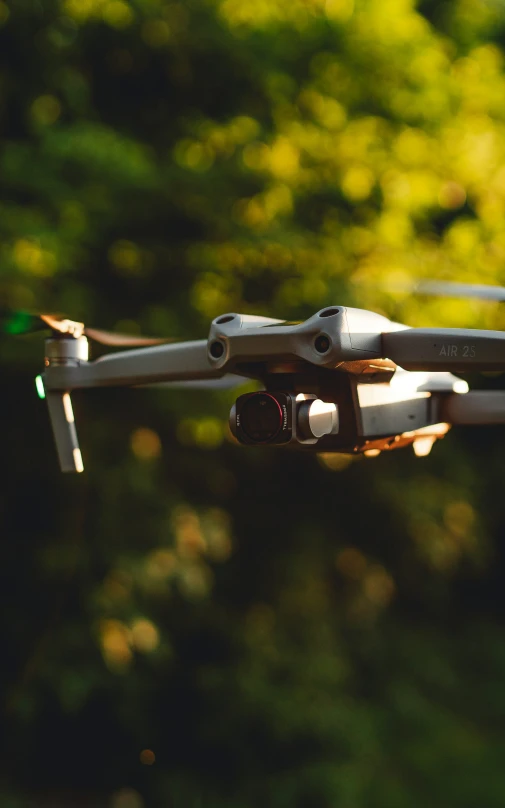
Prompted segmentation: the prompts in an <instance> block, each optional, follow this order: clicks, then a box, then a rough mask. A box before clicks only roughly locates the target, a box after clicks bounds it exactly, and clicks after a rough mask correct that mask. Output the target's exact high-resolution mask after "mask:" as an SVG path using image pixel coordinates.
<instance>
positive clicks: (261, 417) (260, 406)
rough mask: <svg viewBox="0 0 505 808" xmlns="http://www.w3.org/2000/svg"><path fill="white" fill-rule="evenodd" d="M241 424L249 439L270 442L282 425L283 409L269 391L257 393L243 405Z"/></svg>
mask: <svg viewBox="0 0 505 808" xmlns="http://www.w3.org/2000/svg"><path fill="white" fill-rule="evenodd" d="M240 424H241V427H242V430H243V432H244V433H245V435H246V436H247V437H248V438H249V440H252V441H255V443H268V441H271V440H273V439H274V438H275V436H276V435H277V434H278V433H279V431H280V429H281V427H282V409H281V406H280V404H279V402H278V401H277V399H275V398H274V397H273V396H271V395H270V394H269V393H256V394H255V395H253V396H251V397H250V398H248V399H247V400H246V401H245V402H244V404H243V405H242V409H241V412H240Z"/></svg>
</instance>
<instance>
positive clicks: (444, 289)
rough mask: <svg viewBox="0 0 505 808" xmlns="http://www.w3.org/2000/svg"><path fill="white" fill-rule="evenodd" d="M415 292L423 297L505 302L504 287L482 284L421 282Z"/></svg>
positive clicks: (417, 284) (416, 286)
mask: <svg viewBox="0 0 505 808" xmlns="http://www.w3.org/2000/svg"><path fill="white" fill-rule="evenodd" d="M414 291H415V292H417V293H421V294H423V295H436V296H438V295H439V296H440V297H470V298H472V297H473V298H475V299H477V300H505V288H504V287H503V286H489V285H486V284H481V283H453V282H452V281H419V283H416V284H415V286H414Z"/></svg>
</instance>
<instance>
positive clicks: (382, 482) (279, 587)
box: [0, 0, 505, 808]
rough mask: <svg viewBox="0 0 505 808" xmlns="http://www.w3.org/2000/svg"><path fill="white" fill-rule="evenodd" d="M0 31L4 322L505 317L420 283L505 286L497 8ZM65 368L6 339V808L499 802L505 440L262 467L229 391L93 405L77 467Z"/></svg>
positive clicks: (170, 17) (178, 15)
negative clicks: (65, 415)
mask: <svg viewBox="0 0 505 808" xmlns="http://www.w3.org/2000/svg"><path fill="white" fill-rule="evenodd" d="M0 21H1V23H2V25H1V28H0V127H1V139H2V149H1V154H0V304H1V306H2V307H3V308H4V309H6V310H13V309H15V310H35V311H37V310H39V311H53V312H54V311H58V312H65V313H67V314H68V316H70V317H72V318H74V319H77V320H79V319H82V320H84V321H85V322H86V323H87V324H90V325H93V324H94V325H98V326H102V327H104V328H110V329H116V330H119V331H129V332H132V333H147V334H153V335H155V336H170V335H172V336H176V337H182V338H203V337H206V335H207V332H208V327H209V322H210V320H211V319H212V318H213V317H215V316H217V315H218V314H220V313H223V312H227V311H239V312H245V313H257V314H263V315H271V316H276V317H282V318H286V319H298V318H304V317H306V316H309V315H310V314H312V313H313V312H314V311H316V310H318V309H319V308H322V307H323V306H326V305H333V304H336V305H338V304H346V305H356V306H360V307H363V308H370V309H372V310H375V311H380V312H382V313H384V314H386V315H387V316H389V317H392V318H396V319H399V320H401V321H404V322H408V323H410V324H412V325H430V324H431V325H445V326H467V327H492V328H502V327H503V320H504V317H503V309H501V308H500V306H499V305H497V304H491V303H479V302H475V301H468V300H464V301H461V300H460V301H458V300H437V299H435V298H423V297H420V296H416V295H415V294H414V293H413V291H412V284H414V283H415V281H416V280H418V279H419V278H421V277H428V278H445V279H452V280H460V281H473V282H480V283H492V284H500V283H503V282H505V275H504V270H503V265H504V260H505V215H504V214H505V106H504V103H503V99H504V97H505V73H504V68H503V50H502V46H503V42H504V41H505V40H504V27H505V14H504V13H503V10H502V6H501V4H499V3H498V2H496V3H492V2H489V3H477V2H471V0H455V2H451V3H440V2H437V3H431V2H425V3H420V4H419V5H418V6H417V7H416V6H414V5H413V4H411V3H409V2H405V1H404V0H388V2H384V0H381V2H379V0H356V2H355V3H353V0H326V2H323V0H310V1H309V0H268V2H262V0H191V2H184V3H182V2H163V1H162V0H130V2H126V0H66V2H50V1H48V2H42V0H41V1H40V2H36V1H35V0H33V2H32V0H16V1H15V2H11V3H3V2H0ZM7 330H8V329H7ZM10 330H11V331H12V330H13V329H12V328H10ZM14 330H15V329H14ZM43 352H44V348H43V336H42V335H40V334H33V335H22V336H16V335H13V334H12V333H11V334H4V336H3V338H2V340H1V342H0V360H1V369H2V374H1V379H2V396H1V399H0V402H1V404H0V406H1V418H2V420H1V423H2V424H3V441H2V448H3V455H2V456H3V465H4V474H3V479H4V484H3V486H2V492H1V498H0V509H1V534H0V603H1V608H0V621H1V628H0V643H1V656H0V659H1V664H0V693H1V705H0V709H1V721H0V727H1V736H2V754H1V763H0V803H1V806H2V808H21V807H22V806H23V808H24V806H30V808H32V806H33V807H34V808H39V806H40V808H49V806H52V807H53V806H54V808H70V806H72V807H73V806H76V807H78V806H86V808H88V806H93V808H101V806H106V807H107V808H151V806H152V807H153V808H157V807H158V806H160V808H169V807H170V808H171V807H172V806H173V807H174V808H178V807H179V806H181V807H182V806H183V807H184V808H200V806H205V807H206V808H251V807H252V806H254V807H255V806H262V808H284V806H286V808H287V806H289V808H305V807H306V806H307V808H326V807H328V808H334V806H339V808H404V806H405V807H406V806H408V808H417V807H419V808H425V807H426V805H430V806H433V808H437V806H439V807H440V808H448V807H449V806H454V807H455V808H456V806H457V808H466V807H468V808H475V806H476V805H482V806H486V808H494V807H495V806H497V807H498V806H503V805H504V804H505V796H504V795H505V769H504V767H503V759H504V754H505V684H504V682H505V636H504V603H505V601H504V596H503V580H504V576H505V559H504V552H503V539H504V533H505V518H504V511H503V446H504V438H505V435H504V432H503V429H501V428H487V429H466V430H463V429H461V430H456V429H454V430H453V431H452V432H450V433H449V435H448V436H447V437H446V438H445V439H444V441H442V442H440V443H439V444H437V445H436V446H435V448H434V450H433V452H432V454H431V455H430V456H429V457H428V458H425V459H417V458H415V457H414V455H413V454H412V453H411V451H410V450H403V451H401V452H397V453H392V454H390V455H387V456H381V457H379V458H376V459H374V460H372V459H368V458H366V459H359V460H351V459H350V458H346V457H340V456H321V457H319V458H317V457H315V456H305V455H303V456H302V455H300V456H298V455H296V454H295V453H289V454H288V453H283V452H282V451H276V450H273V449H272V450H267V449H264V450H259V449H258V450H252V449H245V448H242V447H237V446H235V445H234V444H233V443H232V442H231V441H230V439H229V436H228V431H227V426H226V424H227V416H228V412H229V408H230V405H231V403H232V400H233V395H232V394H231V393H222V394H219V395H217V394H211V393H206V392H198V393H197V392H189V391H188V392H184V393H183V392H181V391H179V392H175V391H166V390H149V391H147V390H142V391H141V390H109V391H90V392H89V393H86V394H82V395H81V396H77V395H76V396H75V402H74V408H75V412H76V418H77V424H78V428H79V433H80V440H81V446H82V450H83V456H84V462H85V467H86V470H85V472H84V474H82V475H79V476H76V477H69V476H64V475H61V474H60V472H59V470H58V467H57V462H56V455H55V451H54V448H53V444H52V437H51V434H50V428H49V422H48V418H47V413H46V408H45V404H44V402H43V401H39V399H38V398H37V396H36V393H35V387H34V377H35V375H36V374H37V373H39V372H40V371H41V369H42V359H43ZM98 353H99V351H98ZM94 355H95V356H96V355H97V351H96V350H95V352H94ZM470 381H471V382H472V384H473V385H474V386H479V387H487V388H491V387H494V388H500V387H501V386H502V379H501V377H499V376H478V377H475V378H474V379H471V380H470Z"/></svg>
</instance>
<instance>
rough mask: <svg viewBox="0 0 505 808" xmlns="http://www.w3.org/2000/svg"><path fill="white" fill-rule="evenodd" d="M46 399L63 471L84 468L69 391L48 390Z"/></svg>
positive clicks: (76, 470) (74, 470)
mask: <svg viewBox="0 0 505 808" xmlns="http://www.w3.org/2000/svg"><path fill="white" fill-rule="evenodd" d="M46 401H47V404H48V407H49V417H50V419H51V426H52V428H53V435H54V440H55V442H56V449H57V452H58V459H59V461H60V467H61V470H62V471H71V472H80V471H83V470H84V466H83V464H82V457H81V450H80V449H79V442H78V440H77V432H76V429H75V422H74V412H73V409H72V402H71V400H70V394H69V393H60V392H58V391H55V392H48V393H47V395H46Z"/></svg>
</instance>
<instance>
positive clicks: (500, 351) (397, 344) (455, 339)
mask: <svg viewBox="0 0 505 808" xmlns="http://www.w3.org/2000/svg"><path fill="white" fill-rule="evenodd" d="M382 356H384V357H388V359H391V360H392V361H393V362H395V363H396V364H397V365H399V366H400V367H402V368H404V369H405V370H425V371H441V370H448V371H456V372H460V373H461V372H465V371H475V370H505V332H504V331H479V330H476V329H471V328H408V329H406V330H404V331H393V332H391V333H387V334H383V335H382Z"/></svg>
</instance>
